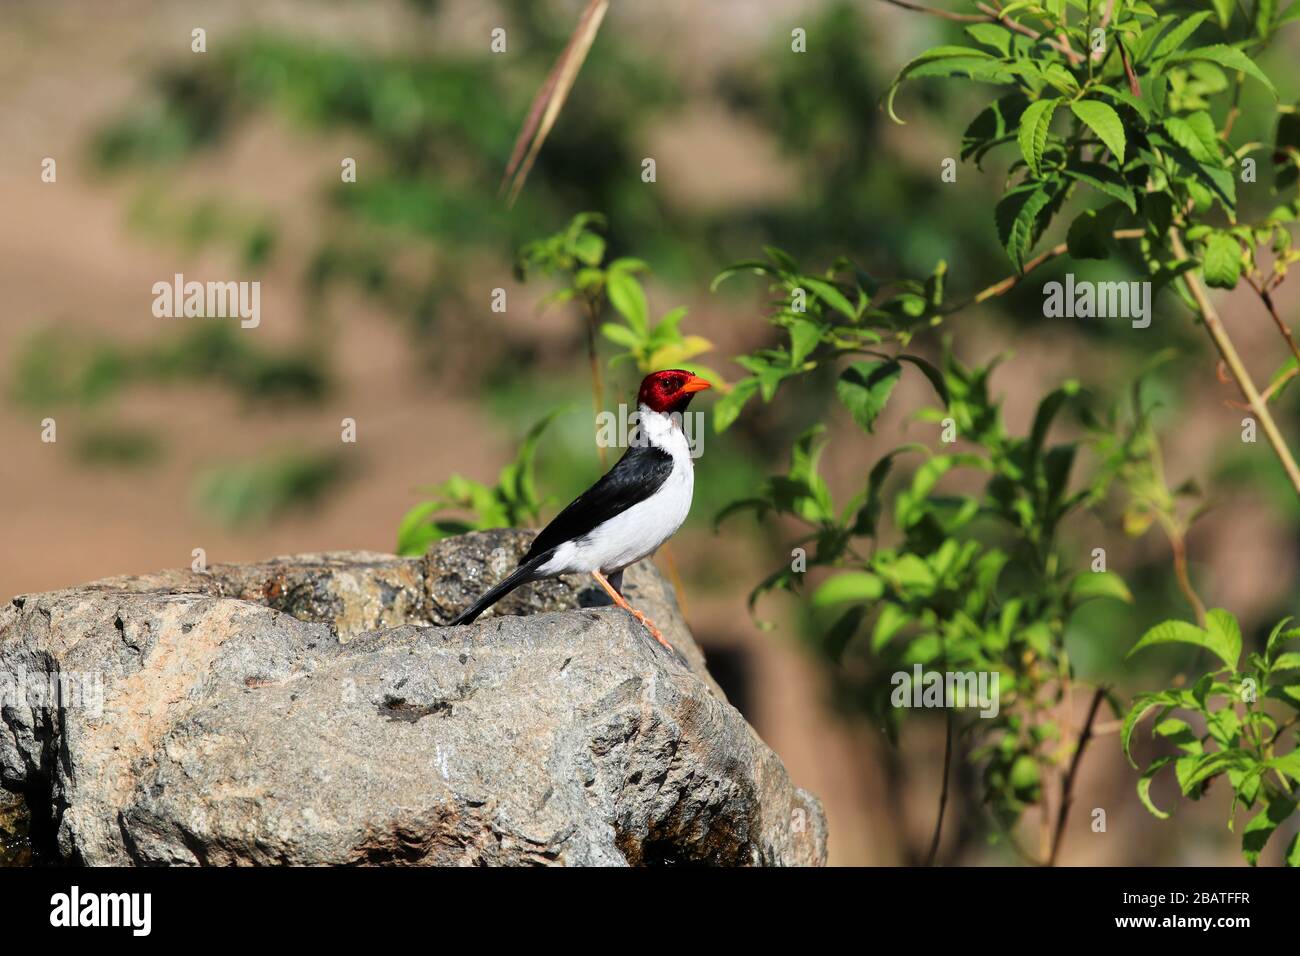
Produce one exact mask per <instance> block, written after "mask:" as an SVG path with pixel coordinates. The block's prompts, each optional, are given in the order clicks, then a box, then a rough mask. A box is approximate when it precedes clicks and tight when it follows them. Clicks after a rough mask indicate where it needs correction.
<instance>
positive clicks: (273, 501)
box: [195, 451, 350, 528]
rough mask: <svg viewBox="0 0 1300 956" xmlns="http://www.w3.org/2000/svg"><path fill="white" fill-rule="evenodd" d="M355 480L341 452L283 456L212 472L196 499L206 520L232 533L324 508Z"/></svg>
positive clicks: (199, 485)
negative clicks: (328, 497) (345, 483)
mask: <svg viewBox="0 0 1300 956" xmlns="http://www.w3.org/2000/svg"><path fill="white" fill-rule="evenodd" d="M349 474H350V465H349V463H348V461H347V460H346V459H345V458H344V456H343V455H342V454H341V453H339V452H336V451H326V452H302V451H290V452H278V453H273V454H268V455H264V456H262V457H260V458H257V459H254V460H252V461H246V462H239V463H236V464H229V465H216V466H213V467H211V468H209V469H207V470H206V471H204V472H202V473H201V474H200V475H199V477H198V480H197V483H196V491H195V495H196V498H197V500H198V503H199V505H200V507H201V508H202V509H203V511H204V512H205V513H206V514H210V515H212V516H213V517H214V518H215V519H216V520H217V521H219V522H221V523H222V524H225V525H227V526H229V527H232V528H238V527H241V526H249V525H265V524H267V523H268V522H271V521H274V520H276V519H278V518H282V517H285V516H287V515H289V514H292V513H295V512H300V511H306V510H309V509H310V508H312V507H314V506H316V505H318V504H319V503H320V502H321V501H322V500H323V499H324V498H325V496H326V495H327V494H328V493H329V492H330V491H331V490H332V489H333V488H335V487H336V486H338V485H339V484H340V483H341V482H342V481H343V480H344V479H345V478H347V477H348V476H349Z"/></svg>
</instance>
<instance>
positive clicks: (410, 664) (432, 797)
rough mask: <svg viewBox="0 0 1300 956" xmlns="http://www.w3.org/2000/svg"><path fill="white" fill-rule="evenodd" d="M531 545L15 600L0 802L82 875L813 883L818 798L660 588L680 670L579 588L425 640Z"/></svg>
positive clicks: (202, 576)
mask: <svg viewBox="0 0 1300 956" xmlns="http://www.w3.org/2000/svg"><path fill="white" fill-rule="evenodd" d="M528 539H529V536H528V535H527V534H526V533H523V532H511V531H495V532H482V533H477V534H473V535H466V536H464V537H461V538H455V539H450V540H448V541H443V542H440V543H439V544H437V545H435V546H434V547H433V548H432V549H431V550H430V553H429V554H428V555H426V556H425V557H424V558H419V559H407V558H397V557H393V556H390V555H381V554H373V553H365V552H340V553H331V554H321V555H305V556H298V557H291V558H280V559H276V560H273V561H269V562H266V563H262V564H252V565H228V566H214V567H212V568H211V569H210V570H209V571H208V572H206V573H194V572H189V571H169V572H162V573H159V574H152V575H147V576H142V577H129V578H113V579H109V580H105V581H100V582H96V583H94V584H89V585H85V586H83V587H78V588H71V589H68V590H64V591H55V592H50V593H45V594H34V595H26V596H22V597H18V598H15V599H13V601H12V602H11V603H9V604H7V605H6V606H4V607H3V608H2V609H0V720H2V723H3V726H0V783H3V785H4V787H6V788H8V789H9V790H12V791H17V792H21V793H23V794H24V795H25V796H26V799H27V802H28V804H29V805H30V807H31V811H32V831H33V837H34V838H35V839H36V841H37V842H38V844H40V843H45V844H48V846H49V847H50V851H49V852H51V853H54V854H56V855H57V856H58V857H59V858H61V859H63V860H66V861H69V862H74V863H81V864H90V865H98V864H215V865H221V864H426V865H428V864H435V865H436V864H442V865H447V864H452V865H454V864H567V865H584V864H601V865H624V864H633V865H636V864H667V863H710V864H739V865H749V864H758V865H809V864H821V863H824V862H825V856H826V835H825V822H824V818H823V816H822V811H821V807H820V805H819V804H818V802H817V800H816V798H814V797H812V796H811V795H809V794H807V793H806V792H804V791H802V790H799V789H797V788H795V787H793V786H792V785H791V784H790V781H789V778H788V777H787V775H786V772H785V768H784V767H783V766H782V764H781V762H780V760H779V759H778V758H777V756H776V755H775V754H774V753H772V751H771V750H769V749H768V748H767V746H766V745H764V744H763V742H762V741H761V740H760V739H759V738H758V736H757V735H756V734H755V733H754V732H753V730H752V729H751V728H750V727H749V725H748V724H747V723H746V722H745V721H744V719H743V718H742V717H741V716H740V714H739V713H738V712H737V711H736V710H735V709H734V708H733V707H731V706H730V705H729V704H728V703H727V702H726V700H725V698H724V697H723V694H722V692H721V691H720V690H719V688H718V687H717V685H716V684H715V683H714V682H713V680H712V679H711V678H710V677H709V675H708V673H707V671H706V670H705V668H704V663H703V657H702V655H701V654H700V651H699V649H698V648H697V647H696V645H695V643H694V641H693V640H692V638H691V636H690V634H689V632H688V631H687V630H686V627H685V625H684V622H683V621H682V618H681V615H680V613H679V612H678V609H677V606H676V603H675V602H674V600H673V598H672V596H671V592H670V591H669V589H668V588H667V587H666V585H665V584H664V582H663V581H662V579H661V578H660V577H659V575H658V573H657V572H656V571H655V570H654V569H653V567H652V566H650V565H648V564H642V565H638V566H636V567H634V568H631V569H629V571H628V574H627V585H628V588H627V593H628V595H629V597H630V599H631V600H632V601H633V603H635V604H636V605H637V606H638V607H640V608H642V609H643V610H645V611H646V612H647V613H648V614H649V615H650V616H651V617H652V618H653V619H654V620H655V621H656V622H657V623H658V624H659V626H660V627H661V629H662V630H663V631H664V634H665V636H666V637H667V638H668V640H669V641H671V642H672V643H673V644H674V646H675V647H677V648H678V649H679V650H680V652H681V654H682V657H681V659H678V658H674V657H673V656H672V655H670V654H668V653H667V652H666V651H665V650H664V649H662V648H661V647H660V646H659V645H657V644H656V643H655V642H654V641H653V640H652V639H651V638H650V637H649V636H648V635H647V634H646V632H645V631H644V629H642V628H641V626H640V625H639V624H637V623H636V622H635V621H634V620H633V619H632V618H631V617H630V615H628V614H626V613H625V612H623V611H620V610H618V609H616V608H613V607H610V606H607V605H608V601H607V599H605V597H604V595H603V594H602V593H601V592H599V591H598V590H597V589H596V588H595V587H594V586H592V585H591V584H590V579H589V578H574V579H568V578H565V579H560V580H556V581H549V582H542V583H539V584H537V585H531V586H528V587H526V588H522V589H520V590H519V591H517V592H516V593H515V594H514V595H512V596H511V597H510V598H509V599H507V600H506V601H503V602H502V603H501V604H499V605H498V606H497V608H496V609H494V611H495V613H491V614H489V615H486V616H484V617H482V618H480V619H479V621H477V622H476V623H475V624H473V625H470V626H466V627H459V628H447V627H441V626H434V625H438V624H441V623H442V622H444V621H446V620H448V619H449V618H450V617H451V616H452V615H453V614H454V613H455V612H456V611H457V610H459V609H460V608H461V607H463V606H465V605H466V604H468V603H469V602H470V601H471V600H472V599H473V598H474V597H475V596H477V595H478V594H479V593H480V592H481V591H482V590H483V589H484V588H485V587H487V586H488V585H489V584H490V583H492V582H494V581H496V580H498V579H499V578H500V577H502V576H503V575H504V574H505V573H506V572H507V571H508V570H509V569H510V568H511V567H513V566H514V563H515V561H516V560H517V558H518V556H519V554H520V553H522V551H523V550H524V548H525V547H526V545H527V541H528ZM602 605H603V606H602ZM56 694H58V695H61V698H62V703H63V706H62V708H61V709H60V708H56V707H51V706H49V704H50V702H51V700H52V698H53V696H54V695H56Z"/></svg>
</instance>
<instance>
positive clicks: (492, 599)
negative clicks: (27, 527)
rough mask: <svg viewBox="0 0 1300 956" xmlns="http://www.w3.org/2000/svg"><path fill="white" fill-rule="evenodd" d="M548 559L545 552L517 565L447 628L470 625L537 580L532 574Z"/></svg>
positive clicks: (549, 554)
mask: <svg viewBox="0 0 1300 956" xmlns="http://www.w3.org/2000/svg"><path fill="white" fill-rule="evenodd" d="M550 557H551V552H550V551H547V552H545V553H543V554H538V555H534V556H533V557H531V558H529V559H528V560H527V561H525V562H524V563H523V564H521V565H519V567H517V568H515V569H514V570H513V571H511V572H510V574H509V576H508V577H507V578H506V579H505V580H504V581H502V582H501V583H500V584H498V585H497V586H496V587H494V588H492V589H491V590H490V591H488V592H487V593H486V594H484V595H483V596H482V597H481V598H479V599H478V600H477V601H475V602H474V603H473V604H471V605H470V606H469V607H468V608H466V609H465V610H464V611H461V612H460V614H458V615H456V618H455V619H454V620H453V621H452V622H451V623H450V624H449V625H447V626H448V627H455V626H456V625H457V624H468V623H470V622H471V621H473V620H474V619H475V618H476V617H478V616H479V615H480V614H482V613H483V612H484V611H486V610H487V609H488V608H490V607H491V606H492V605H493V604H496V603H497V601H500V600H501V599H502V598H503V597H505V596H506V595H507V594H509V593H510V592H511V591H513V590H514V589H515V588H517V587H519V586H520V585H523V584H527V583H528V582H530V581H535V580H537V578H536V577H534V575H533V572H534V571H536V570H537V569H538V568H539V567H541V566H542V565H543V564H545V563H546V562H547V560H549V559H550Z"/></svg>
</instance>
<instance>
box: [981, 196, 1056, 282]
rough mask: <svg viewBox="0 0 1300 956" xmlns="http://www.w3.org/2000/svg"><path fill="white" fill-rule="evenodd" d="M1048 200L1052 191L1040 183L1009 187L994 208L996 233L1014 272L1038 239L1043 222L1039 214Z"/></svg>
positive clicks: (1021, 268) (1019, 269) (1050, 199)
mask: <svg viewBox="0 0 1300 956" xmlns="http://www.w3.org/2000/svg"><path fill="white" fill-rule="evenodd" d="M1051 201H1052V194H1051V193H1050V192H1049V191H1048V190H1047V188H1046V186H1044V185H1043V184H1042V183H1035V184H1033V185H1031V186H1029V187H1019V188H1017V189H1013V190H1012V191H1011V192H1009V193H1007V194H1006V195H1005V196H1003V197H1002V200H1001V201H1000V202H999V203H998V205H997V209H996V210H995V212H994V217H995V219H996V220H997V226H998V235H999V238H1000V239H1001V240H1002V246H1003V248H1005V249H1006V250H1007V257H1008V258H1010V260H1011V264H1012V265H1013V266H1015V268H1016V271H1017V272H1022V271H1023V270H1024V267H1025V260H1026V259H1028V257H1029V250H1030V249H1032V248H1033V247H1034V243H1035V242H1037V241H1038V237H1039V235H1040V234H1041V233H1042V231H1043V227H1044V226H1045V224H1046V223H1045V219H1046V218H1047V217H1044V216H1043V215H1042V214H1043V212H1044V210H1046V209H1047V208H1048V206H1049V205H1050V203H1051Z"/></svg>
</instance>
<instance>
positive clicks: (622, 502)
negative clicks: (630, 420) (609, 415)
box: [451, 368, 709, 650]
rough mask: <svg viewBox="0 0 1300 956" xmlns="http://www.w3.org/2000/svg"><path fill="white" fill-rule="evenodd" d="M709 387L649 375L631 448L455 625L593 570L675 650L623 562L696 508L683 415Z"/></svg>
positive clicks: (647, 549)
mask: <svg viewBox="0 0 1300 956" xmlns="http://www.w3.org/2000/svg"><path fill="white" fill-rule="evenodd" d="M706 388H709V383H708V382H707V381H706V380H705V379H702V378H700V377H699V376H697V375H692V374H691V373H690V372H686V371H683V370H682V369H676V368H673V369H666V370H665V371H662V372H652V373H651V374H649V375H647V376H646V377H645V379H644V380H643V381H642V382H641V391H640V392H639V393H638V394H637V426H636V431H635V433H634V434H633V436H632V439H631V442H630V445H629V447H628V450H627V452H626V453H624V455H623V457H622V458H620V459H619V460H618V462H617V463H616V464H615V465H614V467H613V468H611V469H610V470H609V471H608V472H607V473H606V474H605V477H603V478H601V479H600V481H598V482H596V483H595V484H594V485H592V486H591V487H590V488H588V489H587V490H586V491H584V492H583V493H582V494H580V495H579V496H578V497H577V498H575V499H574V500H573V501H572V502H571V503H570V504H569V506H568V507H567V508H565V509H564V510H563V511H561V512H560V513H559V514H558V515H557V516H556V517H555V520H554V521H552V522H551V523H550V524H548V525H547V526H546V527H545V528H543V529H542V532H541V533H540V534H539V535H538V536H537V537H536V538H534V539H533V544H532V547H530V548H529V549H528V553H527V554H525V555H524V556H523V558H522V559H521V560H520V562H519V566H518V567H517V568H515V570H514V571H512V572H511V573H510V575H509V576H508V577H507V578H506V579H505V580H504V581H502V582H501V583H500V584H498V585H497V586H496V587H494V588H492V590H490V591H488V592H487V593H486V594H484V595H483V596H482V597H481V598H479V599H478V600H477V601H475V602H474V603H473V605H471V606H470V607H469V608H468V609H467V610H465V611H463V612H462V613H461V614H460V615H459V616H458V617H457V618H456V619H455V620H454V621H452V622H451V623H452V626H455V625H457V624H468V623H469V622H470V621H472V620H474V619H475V618H476V617H478V616H479V615H480V614H482V613H483V612H484V611H486V610H487V609H488V608H489V607H491V606H492V605H493V604H495V603H496V602H497V601H499V600H501V599H502V598H503V597H505V596H506V595H507V594H509V593H510V592H511V591H513V590H514V589H515V588H517V587H519V586H520V585H522V584H527V583H529V582H530V581H538V580H541V579H542V578H553V577H558V576H559V575H561V574H576V573H581V572H590V573H591V576H592V577H594V578H595V579H596V581H597V583H599V584H600V586H601V587H602V588H604V589H605V591H606V592H607V593H608V594H609V596H610V597H611V598H612V599H613V601H614V603H615V604H617V605H618V606H619V607H621V608H623V609H624V610H625V611H629V612H630V613H631V614H632V615H633V616H634V617H635V618H636V619H637V620H638V621H640V622H641V623H642V624H644V625H645V626H646V629H647V630H649V631H650V633H651V634H652V635H653V636H654V638H655V640H657V641H658V642H659V643H660V644H662V645H663V646H664V647H666V648H668V649H669V650H672V645H671V644H669V643H668V642H667V641H666V640H664V636H663V635H662V634H661V633H659V629H658V628H657V627H655V626H654V624H652V623H651V622H650V619H649V618H647V617H646V616H645V615H644V614H642V613H641V612H640V611H638V610H637V609H636V608H634V607H632V605H630V604H628V603H627V600H626V599H625V598H624V597H623V594H622V586H623V569H624V568H626V567H627V566H628V565H629V564H634V563H635V562H637V561H640V560H641V559H642V558H644V557H648V556H649V555H651V554H654V552H655V549H657V548H658V547H659V545H661V544H663V543H664V542H665V541H667V540H668V539H669V538H671V537H672V536H673V533H674V532H676V531H677V529H678V528H680V527H681V526H682V522H683V521H685V520H686V513H687V512H688V511H690V510H691V494H692V492H693V491H694V488H695V466H694V465H693V464H692V462H691V453H690V448H689V446H688V445H687V442H686V435H685V433H684V432H683V430H682V422H681V416H682V414H683V413H685V411H686V406H687V405H689V404H690V401H691V396H693V395H694V394H695V393H696V392H700V391H703V390H704V389H706ZM674 413H676V418H674V417H673V416H674Z"/></svg>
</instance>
